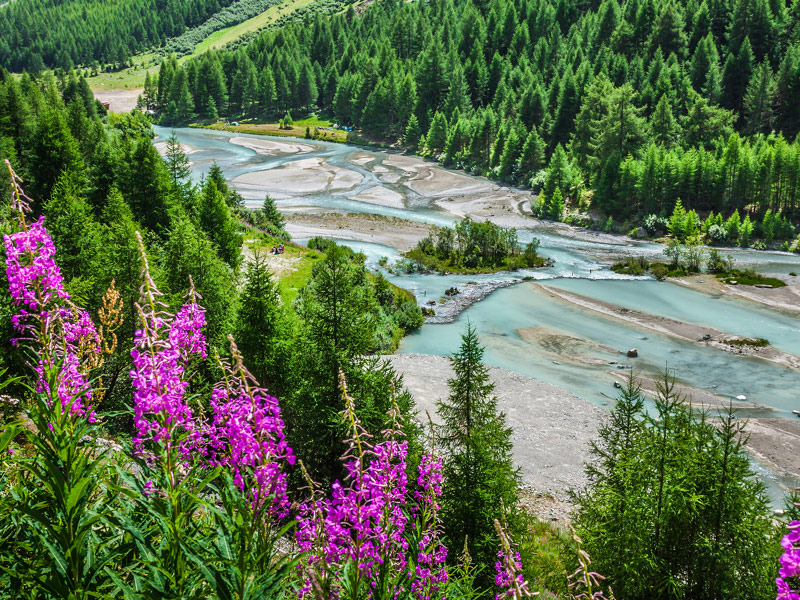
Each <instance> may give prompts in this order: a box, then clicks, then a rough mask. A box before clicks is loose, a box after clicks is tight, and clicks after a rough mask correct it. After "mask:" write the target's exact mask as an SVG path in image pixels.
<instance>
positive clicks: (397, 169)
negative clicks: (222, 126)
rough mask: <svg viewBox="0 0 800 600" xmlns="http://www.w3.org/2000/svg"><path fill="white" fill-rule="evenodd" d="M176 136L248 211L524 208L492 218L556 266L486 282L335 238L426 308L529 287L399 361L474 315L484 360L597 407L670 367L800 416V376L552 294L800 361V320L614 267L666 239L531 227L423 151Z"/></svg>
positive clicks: (184, 132)
mask: <svg viewBox="0 0 800 600" xmlns="http://www.w3.org/2000/svg"><path fill="white" fill-rule="evenodd" d="M155 130H156V133H157V134H158V135H159V138H158V139H157V140H156V142H159V141H163V140H164V139H165V138H166V137H168V136H169V134H170V130H168V129H163V128H159V127H156V128H155ZM175 133H176V135H177V137H178V139H179V140H180V142H181V143H182V144H184V148H185V150H186V151H187V153H188V158H189V160H190V163H191V172H192V177H193V179H195V180H199V179H200V178H202V177H203V176H204V175H205V174H206V173H207V172H208V169H209V168H210V166H211V164H212V163H213V162H216V163H217V164H218V165H219V166H220V167H221V168H222V170H223V173H224V174H225V177H226V179H228V180H229V181H230V182H231V184H232V185H233V187H234V188H236V189H237V190H238V191H239V192H240V193H241V194H242V195H243V196H244V198H245V200H246V202H247V204H248V205H252V206H259V205H260V203H261V201H262V200H263V198H264V195H265V194H267V193H269V194H270V195H271V196H272V197H273V198H275V199H276V201H277V204H278V207H279V208H280V209H281V210H282V211H284V212H287V213H310V214H313V213H331V212H339V213H366V214H375V215H383V216H388V217H397V218H401V219H405V220H409V221H415V222H419V223H426V224H432V225H439V226H441V225H448V224H452V223H453V222H454V221H456V220H458V219H459V218H460V216H461V215H463V214H470V211H471V207H473V206H476V205H477V203H478V202H479V200H481V199H483V198H500V199H503V201H504V202H505V201H506V200H507V201H508V202H507V204H508V205H509V206H512V207H513V206H517V207H519V211H518V212H517V213H515V214H511V212H508V211H506V212H499V211H498V212H497V213H489V215H491V216H489V217H488V218H491V219H492V220H495V222H498V223H499V224H501V225H505V224H507V223H513V224H515V225H516V226H517V228H518V232H519V238H520V240H521V241H523V242H526V241H528V240H529V239H530V238H531V237H533V236H536V237H537V238H539V240H540V241H541V245H540V254H542V255H543V256H547V257H550V258H552V259H553V260H554V261H555V264H554V266H552V267H549V268H544V269H537V270H531V271H518V272H515V273H510V274H493V275H478V276H475V275H471V276H462V275H444V276H441V275H422V274H411V275H397V274H392V273H391V272H387V271H386V269H384V268H383V267H381V266H380V265H379V264H378V262H379V260H380V259H381V258H382V257H386V258H387V259H388V264H389V265H390V266H391V265H392V264H393V262H394V261H395V260H397V259H398V258H399V252H398V250H396V249H394V248H392V247H390V246H388V245H384V244H381V243H374V242H365V241H363V240H360V241H359V240H358V238H357V237H355V236H352V235H351V234H350V232H349V231H348V229H347V227H344V228H341V229H338V230H332V232H331V233H330V234H329V237H333V238H336V239H338V240H340V241H342V243H346V244H348V245H350V246H352V247H353V248H355V249H358V250H360V251H362V252H364V254H365V255H366V256H367V262H368V265H369V266H370V267H371V268H373V269H376V270H377V269H380V270H382V271H383V272H384V273H385V274H386V275H387V277H388V278H389V279H390V280H391V281H393V283H395V284H397V285H399V286H401V287H404V288H406V289H409V290H411V291H412V292H414V294H415V295H416V297H417V300H418V301H419V303H420V304H425V303H426V302H428V301H430V300H435V301H437V302H438V300H439V299H440V298H441V297H442V295H443V293H444V291H445V290H446V289H448V288H450V287H458V288H463V287H465V286H467V285H470V284H473V285H474V284H475V283H478V284H480V283H483V284H486V283H491V282H494V283H497V282H502V281H510V280H512V279H513V280H519V279H522V278H525V279H526V281H522V282H520V283H517V284H516V285H512V286H509V287H504V288H502V289H497V290H496V291H494V292H492V293H491V294H490V295H489V296H488V297H487V298H486V299H484V300H482V301H480V302H477V303H475V304H472V305H471V306H469V307H468V308H466V310H464V311H463V312H462V313H461V314H459V315H458V316H457V317H456V318H455V320H454V321H452V322H451V323H442V324H425V325H424V326H423V327H422V328H421V330H420V331H419V332H417V333H415V334H412V335H410V336H408V337H406V338H405V339H404V340H403V342H402V344H401V346H400V349H399V352H401V353H422V354H436V355H442V356H444V355H448V354H450V353H452V352H453V351H454V350H456V349H457V347H458V344H459V336H460V334H461V332H462V331H463V330H464V326H465V324H466V322H467V321H468V320H469V321H471V322H472V323H473V324H474V325H475V327H476V329H477V332H478V335H479V337H480V340H481V342H482V343H483V344H484V345H485V346H486V354H485V360H486V362H487V363H489V364H492V365H494V366H499V367H503V368H507V369H511V370H513V371H517V372H519V373H522V374H524V375H528V376H532V377H535V378H538V379H541V380H544V381H547V382H550V383H553V384H556V385H558V386H560V387H563V388H565V389H567V390H569V391H571V392H573V393H575V394H576V395H578V396H580V397H582V398H584V399H586V400H588V401H590V402H593V403H596V404H608V403H609V401H610V399H611V398H613V396H614V395H615V391H616V390H615V389H614V387H613V383H614V381H616V378H615V372H617V373H618V372H619V371H621V370H624V369H625V368H626V367H628V366H633V367H635V369H636V370H637V371H638V372H640V373H644V374H650V375H655V374H657V373H659V372H663V371H664V369H665V367H667V368H669V369H670V370H672V371H673V372H674V374H675V375H676V377H677V378H678V379H679V380H680V381H681V382H682V383H684V384H686V385H687V386H690V387H692V388H696V389H699V390H706V391H708V392H711V393H713V394H717V395H719V396H722V397H723V398H731V399H733V398H735V397H736V396H740V395H744V396H746V397H747V406H748V409H747V411H745V414H748V415H752V416H759V415H762V416H775V417H786V418H796V417H794V416H793V415H792V412H791V411H792V410H795V409H798V408H800V402H798V397H797V393H798V390H800V371H798V370H796V369H792V368H789V367H786V366H782V365H780V364H776V363H772V362H768V361H765V360H762V359H759V358H753V357H749V356H743V355H737V354H733V353H730V352H726V351H723V350H721V349H718V348H715V347H713V346H708V345H704V344H698V343H696V342H692V341H688V340H681V339H678V338H676V337H674V336H670V335H667V334H664V333H659V332H656V331H653V330H651V329H644V328H642V327H640V326H638V325H636V324H633V323H629V322H626V321H624V320H621V319H617V318H613V317H611V316H606V315H602V314H599V313H597V312H595V311H590V310H587V309H586V308H583V307H580V306H577V305H575V304H573V303H567V302H565V301H564V300H563V299H561V298H559V297H558V296H557V295H555V294H553V293H550V292H551V291H564V292H570V293H572V294H580V295H581V296H585V297H588V298H592V299H596V300H599V301H603V302H609V303H613V304H615V305H618V306H621V307H624V308H627V309H631V310H636V311H641V312H643V313H648V314H651V315H657V316H661V317H668V318H671V319H675V320H678V321H682V322H685V323H690V324H694V325H697V326H701V327H708V328H711V329H714V330H718V331H721V332H724V333H728V334H733V335H740V336H748V337H763V338H766V339H768V340H769V342H770V344H771V345H772V346H773V347H774V348H776V349H778V350H782V351H784V352H786V353H789V354H793V355H797V356H800V321H799V320H798V319H797V318H796V315H793V314H791V313H787V312H783V311H780V310H777V309H773V308H769V307H766V306H763V305H759V304H756V303H754V302H750V301H747V300H741V299H737V298H732V297H728V296H725V295H721V294H711V293H703V292H700V291H696V290H694V289H690V288H687V287H684V286H681V285H677V284H675V283H668V282H657V281H655V280H653V279H651V278H648V277H629V276H624V275H618V274H616V273H614V272H612V271H611V270H610V269H609V268H608V264H609V263H610V262H611V259H612V258H614V257H619V256H626V255H630V256H640V255H641V256H648V257H658V256H662V247H661V246H659V245H657V244H653V243H649V242H638V241H633V240H630V239H629V238H626V237H622V236H609V235H603V234H597V235H589V234H585V233H581V234H580V235H576V234H575V233H574V232H571V231H569V230H567V229H565V228H559V227H555V226H553V225H551V224H545V223H540V222H537V221H535V220H533V219H531V218H528V219H526V218H525V217H524V216H523V215H522V214H519V213H523V214H524V212H525V206H526V202H527V201H529V198H530V197H529V194H528V193H527V192H524V191H522V190H515V189H513V188H506V187H502V186H498V185H497V184H494V183H492V182H487V181H486V180H484V179H481V178H477V177H471V176H469V175H466V174H464V173H461V172H453V171H449V170H446V169H442V168H440V167H438V166H437V165H435V164H433V163H424V164H423V162H424V161H422V160H421V159H418V158H416V157H406V156H403V155H398V154H393V153H387V152H380V151H372V150H366V149H362V148H357V147H353V146H347V145H343V144H334V143H326V142H320V141H312V140H295V139H293V138H281V139H278V138H264V137H262V136H248V135H244V134H239V133H227V132H216V131H207V130H199V129H185V128H184V129H178V130H175ZM420 165H423V166H420ZM500 204H502V203H500ZM512 212H513V211H512ZM479 216H481V215H479ZM300 241H302V240H300ZM732 254H733V256H734V259H735V260H736V262H737V263H738V264H739V265H744V266H754V267H755V268H757V269H758V270H759V271H762V272H772V273H783V274H786V273H789V272H791V271H798V272H800V257H798V256H794V255H791V254H788V253H780V252H757V251H747V250H737V251H734V252H732ZM634 347H635V348H637V349H638V353H639V357H638V358H636V359H628V358H626V357H625V354H624V352H625V351H626V350H627V349H629V348H634ZM753 404H755V405H758V406H756V407H753V406H752V405H753Z"/></svg>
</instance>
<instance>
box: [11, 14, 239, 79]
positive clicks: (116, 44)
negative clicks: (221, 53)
mask: <svg viewBox="0 0 800 600" xmlns="http://www.w3.org/2000/svg"><path fill="white" fill-rule="evenodd" d="M231 2H232V0H145V1H142V0H114V1H113V2H106V1H103V0H70V1H64V0H17V1H15V2H10V3H8V4H7V5H6V6H4V7H2V9H0V64H2V65H3V66H5V67H6V68H10V69H11V70H13V71H22V70H23V69H24V70H27V71H29V72H33V73H36V72H38V71H40V70H41V69H42V68H44V67H45V66H48V67H60V68H62V69H69V68H72V67H73V66H78V65H89V64H90V63H92V62H95V61H97V62H100V63H103V64H105V63H122V62H124V61H126V60H127V59H128V58H130V57H131V56H132V55H133V54H135V53H136V52H139V51H141V50H144V49H146V48H150V47H153V46H160V45H161V44H163V43H164V41H165V40H166V39H167V38H170V37H173V36H176V35H180V34H181V33H182V32H183V31H184V30H185V29H186V28H188V27H194V26H195V25H199V24H200V23H202V22H203V21H205V20H206V19H208V18H209V17H210V16H212V15H213V14H215V13H217V12H219V10H220V9H221V8H222V7H224V6H227V5H229V4H231Z"/></svg>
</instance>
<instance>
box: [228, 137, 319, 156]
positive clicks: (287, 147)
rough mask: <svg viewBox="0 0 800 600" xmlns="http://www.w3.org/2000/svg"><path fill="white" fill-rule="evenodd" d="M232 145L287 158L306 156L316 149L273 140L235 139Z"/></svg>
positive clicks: (231, 141) (231, 140) (295, 143)
mask: <svg viewBox="0 0 800 600" xmlns="http://www.w3.org/2000/svg"><path fill="white" fill-rule="evenodd" d="M228 141H229V142H230V143H231V144H234V145H236V146H242V147H243V148H247V149H249V150H253V151H255V152H256V153H258V154H264V155H267V156H285V155H289V154H305V153H307V152H313V150H314V147H313V146H310V145H308V144H301V143H300V142H293V141H288V142H283V141H281V142H279V141H278V140H275V139H272V138H249V137H234V138H231V139H230V140H228Z"/></svg>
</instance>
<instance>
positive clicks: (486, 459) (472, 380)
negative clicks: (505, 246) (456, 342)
mask: <svg viewBox="0 0 800 600" xmlns="http://www.w3.org/2000/svg"><path fill="white" fill-rule="evenodd" d="M483 352H484V348H483V347H482V346H481V345H480V342H479V340H478V335H477V333H476V331H475V328H474V327H473V325H472V324H471V323H468V324H467V328H466V331H465V332H464V333H463V334H462V336H461V346H460V348H459V350H458V352H456V353H455V354H453V355H452V356H451V357H450V364H451V366H452V368H453V371H454V376H453V377H452V378H451V379H449V380H448V386H449V387H450V395H449V396H448V398H447V399H446V400H440V401H439V402H438V403H437V411H438V413H439V416H440V418H441V420H442V425H441V426H440V427H439V439H440V440H441V443H442V446H443V447H444V450H445V459H444V464H443V472H444V475H445V481H444V485H443V489H442V498H441V502H442V511H443V517H444V523H445V532H446V534H447V537H448V539H449V540H450V542H451V544H452V545H453V547H459V548H460V547H464V545H465V544H466V547H467V548H469V552H470V555H471V556H472V557H473V558H474V559H476V561H477V562H478V564H481V563H484V562H491V561H492V560H493V558H494V556H495V554H496V543H495V539H494V529H493V520H494V519H495V518H498V517H500V515H501V512H502V508H503V506H505V507H506V508H507V509H513V507H514V506H515V504H516V502H517V486H518V484H519V472H518V470H517V469H515V468H514V463H513V459H512V456H511V450H512V443H511V429H509V428H508V426H507V425H506V419H505V414H504V413H502V412H499V411H498V409H497V398H496V397H494V396H493V395H492V392H493V391H494V384H493V383H492V382H491V381H490V379H489V371H488V369H487V367H486V366H485V365H484V364H483V362H482V361H483Z"/></svg>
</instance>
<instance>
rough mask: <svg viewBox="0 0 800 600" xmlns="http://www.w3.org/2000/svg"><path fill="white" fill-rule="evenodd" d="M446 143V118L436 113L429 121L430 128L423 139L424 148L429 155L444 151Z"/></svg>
mask: <svg viewBox="0 0 800 600" xmlns="http://www.w3.org/2000/svg"><path fill="white" fill-rule="evenodd" d="M446 143H447V117H445V116H444V115H443V114H442V113H440V112H437V113H436V114H435V115H434V116H433V121H431V128H430V129H429V130H428V136H427V137H426V138H425V147H426V149H427V150H428V152H430V153H433V154H435V153H437V152H441V151H442V150H444V146H445V144H446Z"/></svg>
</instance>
